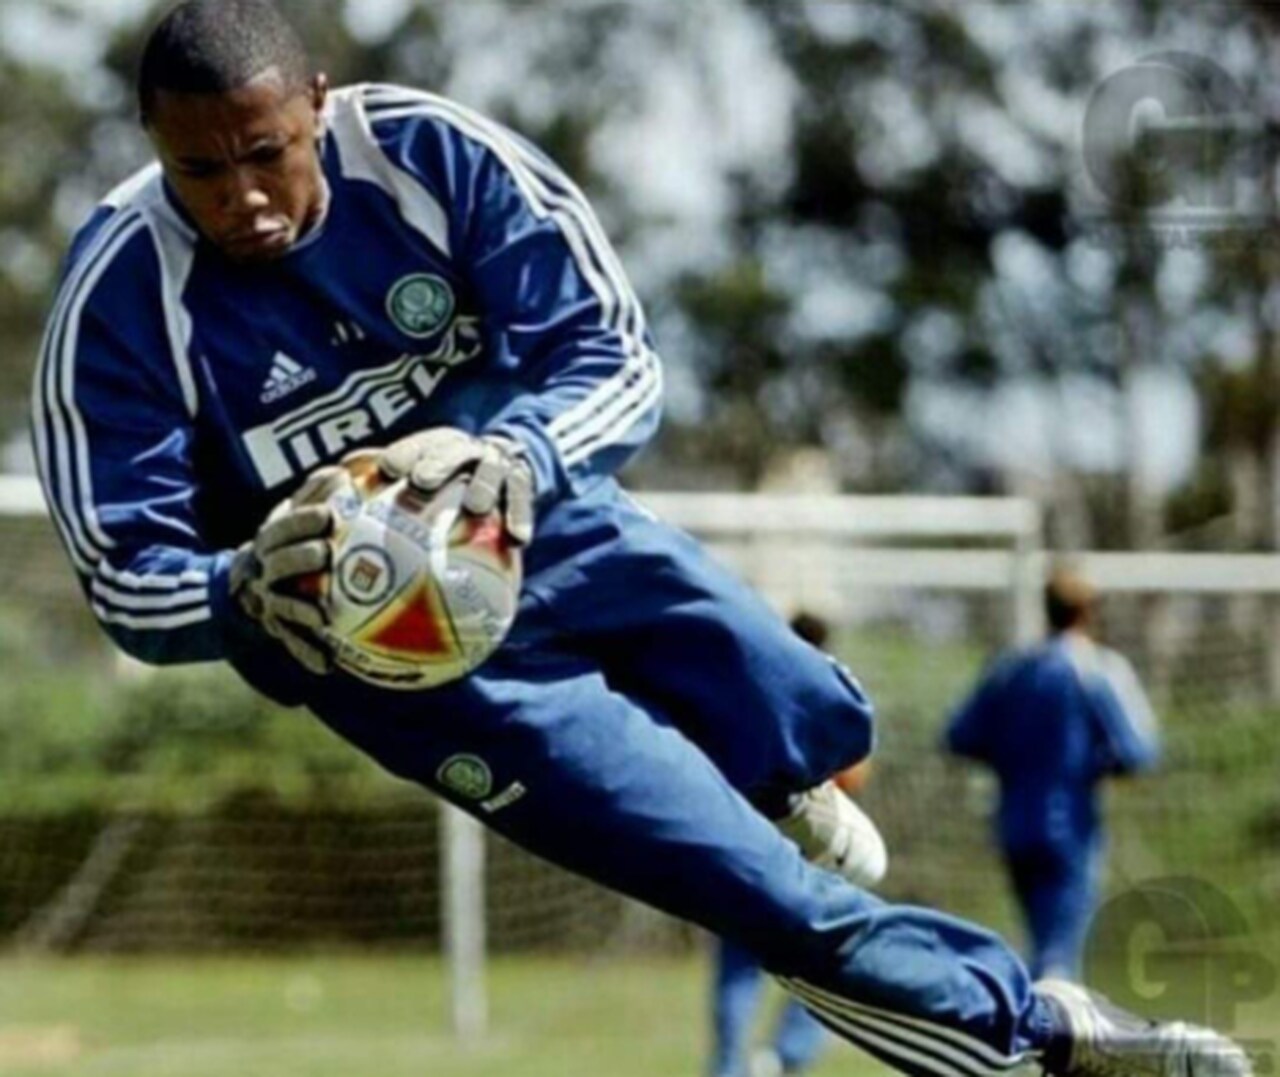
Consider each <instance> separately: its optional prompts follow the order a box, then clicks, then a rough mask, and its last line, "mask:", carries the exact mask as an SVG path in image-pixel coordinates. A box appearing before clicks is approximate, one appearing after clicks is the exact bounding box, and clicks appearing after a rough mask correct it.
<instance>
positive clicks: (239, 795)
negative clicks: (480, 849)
mask: <svg viewBox="0 0 1280 1077" xmlns="http://www.w3.org/2000/svg"><path fill="white" fill-rule="evenodd" d="M0 495H2V496H0V508H2V511H0V541H2V542H3V547H2V548H3V550H4V553H3V556H2V557H0V595H2V596H3V597H2V598H0V656H3V659H4V663H5V668H6V670H7V675H6V677H5V678H3V681H2V682H0V711H2V712H3V713H4V714H5V715H6V720H5V722H4V723H0V770H2V771H3V773H2V774H0V939H3V940H4V941H5V943H6V944H7V945H8V946H10V947H13V948H18V947H21V948H27V949H36V950H50V951H137V950H155V949H159V950H170V951H172V950H191V949H199V950H208V949H243V950H280V949H288V948H299V947H315V946H317V945H326V944H334V945H351V944H357V945H360V946H370V947H378V946H388V947H390V946H394V947H396V948H397V949H403V948H405V947H414V946H417V947H421V948H424V949H425V948H434V947H436V946H438V945H439V940H440V935H441V926H442V920H443V919H444V917H445V910H446V909H447V908H448V906H449V902H448V897H447V893H446V889H447V888H446V882H445V879H446V876H447V871H446V870H445V867H444V865H445V864H446V863H447V858H446V856H445V853H446V849H445V843H444V842H443V840H442V824H441V816H440V814H439V812H438V811H437V809H436V806H435V805H434V804H433V803H432V802H431V801H430V800H429V799H428V798H427V797H425V796H424V795H422V794H421V793H420V792H418V791H416V790H412V789H409V788H407V787H405V786H403V785H401V784H398V783H396V782H394V781H392V780H391V779H389V778H386V777H384V776H383V775H381V774H380V773H378V772H377V771H376V770H375V768H374V767H373V766H372V765H370V764H367V763H366V762H365V761H364V760H363V759H362V758H360V757H359V756H358V754H357V753H355V752H353V751H351V750H350V749H348V748H346V747H345V746H343V745H341V744H338V743H337V742H336V741H335V740H334V739H333V738H332V737H331V736H330V735H329V734H327V733H326V732H325V731H324V730H322V729H321V728H320V727H319V724H318V723H315V722H312V721H310V720H309V719H307V718H306V717H305V716H304V715H302V714H301V713H299V712H286V711H278V710H275V709H273V708H271V707H268V706H266V705H264V704H263V703H262V702H261V701H258V700H256V699H255V698H254V697H253V696H252V695H251V694H250V693H249V692H248V691H247V690H244V689H241V688H240V687H239V686H237V684H236V683H235V682H234V679H233V678H231V677H230V676H228V675H227V674H225V673H223V672H219V671H217V670H198V671H182V672H171V671H166V672H163V673H160V674H155V675H151V674H142V673H139V672H137V671H135V670H134V669H132V668H131V667H129V666H128V665H127V664H122V663H120V662H119V661H118V660H117V659H116V657H115V656H114V655H113V653H112V652H111V650H110V649H109V647H108V646H107V645H106V644H105V643H104V642H103V639H102V638H101V635H100V633H99V632H98V631H97V629H96V627H95V626H94V625H93V624H92V623H91V622H90V619H89V617H88V615H87V614H86V612H85V610H84V604H83V601H82V599H81V597H80V596H79V594H78V592H77V591H76V588H75V585H74V582H73V581H72V578H71V574H70V572H69V570H68V569H67V567H66V565H65V563H64V559H63V555H62V552H61V549H60V548H59V546H58V543H57V540H56V537H55V535H54V534H53V532H52V529H51V527H50V525H49V523H48V521H47V520H46V519H45V517H44V516H43V514H42V512H40V511H39V502H38V497H35V495H34V494H33V492H32V490H31V489H30V487H29V486H27V485H25V484H6V485H4V486H3V487H0ZM644 500H645V501H646V503H647V504H649V505H650V506H651V507H653V508H654V509H655V510H656V511H658V512H659V513H660V514H661V515H663V516H664V517H666V518H668V519H670V520H671V521H673V522H675V523H676V524H678V525H680V526H682V527H685V528H686V529H688V530H690V531H692V532H693V533H694V534H696V535H698V536H699V537H700V538H702V539H704V540H705V541H706V542H707V543H708V544H709V545H710V546H711V547H712V549H713V550H714V551H715V553H716V554H717V556H719V557H721V558H723V559H724V560H726V561H728V562H729V563H730V564H732V565H733V566H734V567H735V568H736V569H737V570H738V571H739V572H741V573H742V574H744V575H745V576H746V577H747V578H748V579H750V580H752V581H753V582H754V583H755V584H756V585H757V586H758V587H760V589H761V590H762V591H763V592H764V593H765V595H766V596H767V597H768V598H769V600H770V601H771V602H772V603H774V604H775V605H776V607H777V608H778V609H779V611H780V612H782V613H783V614H792V613H795V612H797V611H799V610H802V609H803V610H807V611H810V612H813V613H816V614H819V615H821V616H822V617H824V618H826V619H827V620H828V621H829V622H830V623H831V624H832V626H833V628H834V636H833V640H832V646H833V650H834V651H835V652H836V653H837V654H838V655H839V657H841V658H842V659H843V660H844V661H845V662H846V663H847V664H848V665H849V666H850V667H851V668H852V669H853V670H854V671H855V673H856V674H857V675H858V676H859V677H860V678H861V679H862V680H863V681H864V683H865V684H866V685H867V687H868V689H869V690H870V692H871V693H872V695H873V697H874V698H875V700H876V701H877V705H878V715H879V746H878V750H877V754H876V758H875V761H874V764H873V769H872V772H871V776H870V781H869V784H868V786H867V789H866V792H865V801H866V804H867V806H868V808H869V810H870V811H871V812H872V814H873V815H874V816H875V817H876V819H877V820H878V821H879V822H880V824H881V826H882V827H883V829H884V831H885V833H886V836H887V838H888V841H889V846H890V851H891V855H892V870H891V874H890V877H889V879H888V881H887V883H886V887H885V893H886V894H887V896H889V897H890V898H893V899H900V900H906V901H911V902H919V903H926V904H930V905H936V906H940V907H941V908H943V909H946V910H949V911H953V912H956V913H959V914H962V915H966V916H972V917H976V918H977V919H979V920H981V921H983V922H986V923H989V924H991V925H993V926H995V927H998V928H1001V929H1005V930H1012V931H1014V932H1015V934H1016V932H1017V930H1018V927H1017V921H1016V918H1015V917H1014V915H1013V912H1012V906H1011V903H1010V900H1009V897H1008V888H1007V885H1006V881H1005V878H1004V876H1003V873H1002V869H1001V867H1000V864H999V861H998V859H997V857H996V856H995V855H994V853H993V851H992V849H991V845H990V842H989V840H988V835H989V827H988V822H987V818H988V814H989V810H990V807H991V796H992V789H991V788H990V785H989V782H988V781H987V780H986V779H985V778H984V777H983V775H981V774H979V773H977V772H975V771H973V770H971V769H968V768H965V767H963V766H960V765H957V764H955V763H952V762H948V761H947V760H946V759H945V758H944V756H943V754H942V753H941V751H940V750H939V735H940V732H941V728H942V725H943V723H944V722H945V720H946V717H947V715H948V712H949V710H950V708H951V707H953V706H954V705H955V703H956V702H957V701H958V699H959V698H960V697H961V696H962V695H963V694H964V693H965V691H966V690H967V689H968V688H969V686H970V685H971V684H972V683H973V679H974V678H975V677H976V676H977V674H978V673H979V672H980V670H981V668H982V667H983V665H984V663H985V662H986V661H988V660H989V659H990V657H991V656H992V655H993V654H994V653H996V652H997V651H998V650H999V649H1001V648H1002V647H1005V646H1008V645H1010V644H1011V643H1013V642H1014V641H1016V640H1018V639H1029V638H1031V637H1033V636H1034V635H1035V634H1036V632H1037V631H1038V625H1037V612H1036V611H1037V608H1038V602H1039V580H1040V578H1041V573H1042V572H1043V569H1044V560H1045V557H1044V554H1043V553H1042V551H1041V550H1040V549H1039V530H1038V520H1037V515H1036V512H1035V510H1034V507H1033V506H1031V505H1029V504H1027V503H1023V502H1014V501H1003V500H968V499H932V500H928V499H926V500H921V499H911V498H886V499H877V498H871V499H868V498H828V499H813V498H786V497H763V496H762V497H756V498H751V497H742V496H729V495H696V496H695V495H656V494H655V495H650V496H647V497H645V498H644ZM1083 560H1084V567H1085V568H1086V569H1087V570H1088V571H1090V572H1091V574H1093V575H1094V576H1095V578H1096V579H1097V580H1098V582H1099V583H1100V584H1101V585H1102V588H1103V591H1104V594H1105V595H1106V597H1105V599H1104V602H1103V607H1102V614H1103V629H1104V634H1105V637H1106V639H1107V641H1108V642H1109V643H1111V644H1112V645H1113V646H1115V647H1117V648H1118V649H1120V650H1121V651H1123V652H1125V653H1126V654H1128V655H1129V656H1130V657H1131V658H1132V659H1133V661H1134V662H1135V664H1136V665H1137V667H1138V669H1139V671H1140V673H1141V674H1142V675H1143V677H1144V679H1145V681H1146V683H1147V686H1148V688H1149V689H1150V691H1151V694H1152V696H1153V699H1154V701H1155V704H1156V709H1157V711H1158V712H1159V714H1160V717H1161V719H1162V723H1163V731H1164V737H1165V745H1166V750H1165V763H1164V766H1163V768H1162V770H1161V771H1160V773H1159V774H1158V775H1157V776H1154V777H1152V778H1149V779H1144V780H1142V781H1135V782H1133V783H1131V784H1128V785H1126V786H1125V787H1122V788H1116V789H1114V790H1112V791H1111V794H1110V803H1109V807H1108V811H1109V818H1110V832H1111V856H1110V885H1111V886H1112V887H1113V888H1117V887H1123V886H1126V885H1128V884H1130V883H1132V882H1133V881H1135V880H1141V879H1147V878H1152V877H1155V876H1160V875H1174V874H1183V875H1192V876H1197V877H1203V878H1207V879H1210V880H1212V881H1213V882H1214V883H1215V884H1216V885H1217V886H1219V887H1220V888H1222V889H1223V890H1224V891H1225V892H1226V893H1227V894H1228V895H1229V896H1230V898H1231V899H1232V900H1233V901H1234V902H1235V903H1236V904H1237V905H1238V906H1239V907H1240V908H1242V909H1243V910H1244V911H1245V912H1246V914H1247V915H1249V916H1251V917H1253V918H1254V919H1255V922H1257V923H1258V924H1259V925H1260V926H1269V927H1275V926H1277V925H1276V924H1275V923H1274V920H1275V917H1276V912H1275V910H1276V909H1277V908H1280V903H1277V901H1276V897H1277V895H1278V894H1280V794H1278V793H1277V787H1276V783H1275V760H1276V758H1278V757H1280V722H1277V710H1278V709H1280V704H1278V703H1277V685H1278V683H1280V678H1278V677H1277V673H1276V651H1277V645H1278V643H1280V639H1278V636H1277V629H1276V626H1277V618H1276V601H1277V599H1276V596H1277V594H1278V593H1280V569H1278V568H1277V564H1276V559H1274V558H1266V557H1259V558H1252V559H1247V558H1246V559H1237V558H1224V557H1202V558H1200V559H1198V560H1197V558H1196V557H1193V556H1190V555H1188V556H1186V557H1172V556H1169V555H1162V556H1161V557H1143V556H1138V555H1131V556H1126V555H1108V556H1106V557H1101V556H1094V557H1088V558H1084V559H1083ZM484 859H485V869H486V872H485V874H486V879H485V888H484V897H483V910H484V916H483V928H484V933H485V935H486V936H487V944H488V947H489V949H490V950H491V951H492V952H499V953H501V952H510V951H519V950H542V951H551V950H556V951H560V950H568V951H578V952H591V953H593V954H599V953H602V952H603V953H607V952H610V951H611V950H617V951H634V950H636V949H646V950H659V949H661V950H669V949H679V948H683V947H686V946H688V945H689V944H690V942H691V940H692V939H693V938H694V937H695V936H694V934H693V933H692V932H690V931H689V930H688V929H687V928H685V927H683V926H681V925H677V924H674V923H673V922H671V921H669V920H667V919H665V918H663V917H661V916H659V915H657V914H655V913H652V912H650V911H648V910H646V909H642V908H640V907H639V906H637V905H634V904H633V903H630V902H627V901H624V900H622V899H619V898H618V897H616V896H614V895H612V894H609V893H607V892H605V891H603V890H602V889H600V888H598V887H595V886H593V885H591V884H589V883H586V882H584V881H582V880H580V879H576V878H573V877H570V876H569V875H567V874H565V873H563V872H560V871H558V870H556V869H554V868H552V867H550V866H548V865H546V864H544V863H542V862H540V861H538V860H536V859H534V858H532V857H530V856H527V855H526V854H524V853H522V852H521V851H519V850H517V849H515V848H513V847H511V846H510V845H508V844H507V843H505V842H502V841H501V840H498V839H493V838H489V839H486V843H485V847H484Z"/></svg>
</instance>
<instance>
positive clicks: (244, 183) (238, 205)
mask: <svg viewBox="0 0 1280 1077" xmlns="http://www.w3.org/2000/svg"><path fill="white" fill-rule="evenodd" d="M223 199H224V202H225V203H226V207H227V208H228V209H231V210H239V211H244V210H257V209H266V208H267V207H268V206H269V205H270V204H271V198H270V196H269V195H268V194H267V192H266V191H265V190H264V189H263V187H262V184H261V183H260V182H259V180H258V176H257V174H256V173H255V171H254V170H253V169H252V168H236V169H232V170H231V172H230V174H229V179H228V182H227V186H226V189H225V191H224V193H223Z"/></svg>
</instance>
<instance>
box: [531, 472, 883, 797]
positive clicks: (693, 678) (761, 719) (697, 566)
mask: <svg viewBox="0 0 1280 1077" xmlns="http://www.w3.org/2000/svg"><path fill="white" fill-rule="evenodd" d="M563 512H564V513H565V514H569V510H568V509H565V510H563ZM577 512H578V514H579V515H582V516H584V517H587V518H588V519H589V520H590V521H591V526H590V527H589V528H588V527H587V526H586V524H585V523H583V522H582V521H579V520H577V519H576V518H575V519H574V520H573V522H572V526H576V527H579V528H581V529H583V530H584V531H585V532H586V534H587V535H588V536H589V538H590V541H589V542H585V541H584V542H582V543H581V545H580V546H577V545H575V546H572V548H571V550H562V549H560V548H559V546H557V545H556V544H557V543H564V542H565V541H566V540H564V539H562V538H561V536H560V534H559V531H560V530H563V529H567V527H568V526H569V525H560V524H559V523H558V522H557V521H556V520H555V519H554V514H553V519H552V520H549V521H548V527H549V529H550V530H551V531H552V532H553V533H552V534H551V535H550V536H541V537H540V542H543V541H547V542H550V543H551V547H552V549H553V550H555V551H557V552H559V553H560V555H561V557H560V560H559V561H558V563H557V564H556V565H554V566H552V567H549V568H545V569H544V568H540V567H539V564H540V562H537V561H535V562H534V565H533V570H532V572H531V574H530V576H529V579H528V581H527V588H528V590H530V591H531V592H533V593H535V594H537V595H539V596H541V597H542V599H543V600H544V602H545V603H546V610H547V616H548V617H549V618H550V619H551V620H552V621H553V622H554V625H555V639H556V641H558V642H557V645H560V646H565V645H567V646H568V647H570V648H572V649H573V650H575V651H577V652H578V653H581V654H583V655H584V656H586V657H588V658H590V659H592V660H594V661H595V662H596V664H597V665H598V666H599V667H600V669H601V670H602V671H603V672H604V674H605V677H606V680H607V682H608V684H609V686H610V687H611V688H614V689H615V690H617V691H619V692H621V693H622V694H623V695H625V696H627V697H628V698H630V699H633V700H636V701H638V702H639V703H640V704H641V705H642V706H643V707H645V708H646V709H657V710H659V711H660V712H661V713H663V714H664V715H666V716H667V718H668V719H669V720H670V721H671V722H673V723H674V724H675V725H676V726H677V727H678V728H679V729H680V731H681V732H682V733H684V735H685V736H686V737H688V738H689V739H690V740H692V741H693V742H694V743H695V744H697V745H698V746H699V747H700V748H701V749H702V750H703V752H705V753H706V754H707V755H708V756H709V757H710V758H711V760H712V761H713V762H714V763H715V765H716V766H717V767H718V768H719V769H720V771H721V772H722V773H723V774H724V775H725V777H727V778H728V779H729V782H730V783H731V784H732V785H733V786H734V788H736V789H737V790H738V791H739V792H741V793H743V794H744V795H745V796H746V797H747V798H748V799H749V800H751V801H752V803H754V804H755V805H756V806H757V807H759V808H760V809H761V810H763V811H764V812H765V813H766V814H767V815H768V816H769V817H770V818H781V817H783V816H785V815H786V814H787V813H788V811H789V810H790V808H791V807H792V797H793V796H794V795H796V794H800V793H803V792H805V791H806V790H808V789H810V788H812V787H814V786H817V785H819V784H820V783H821V782H823V781H824V780H825V779H828V778H830V777H832V776H833V775H834V774H836V773H837V772H839V771H841V770H844V769H845V768H847V767H849V766H851V765H852V764H854V763H856V762H858V761H859V760H861V759H863V758H865V756H866V755H867V754H868V753H869V752H870V750H871V746H872V739H873V736H872V733H873V731H872V706H871V702H870V700H869V699H868V698H867V695H866V693H865V692H864V691H863V690H862V688H861V686H860V685H859V684H858V683H857V682H856V681H855V680H854V678H853V677H852V675H851V674H850V673H849V671H848V670H846V669H844V668H842V667H841V666H839V665H838V664H837V663H835V662H833V661H832V660H831V658H830V657H828V656H827V655H825V654H823V653H822V652H820V651H818V650H817V649H816V648H814V647H813V646H811V645H810V644H808V643H806V642H805V641H804V640H802V639H801V638H800V637H799V636H797V635H796V633H795V632H793V631H792V630H791V628H790V627H789V626H788V625H787V624H786V622H785V621H783V620H782V618H781V617H780V616H779V615H778V614H777V613H776V612H775V611H774V610H772V609H770V608H769V606H768V605H767V604H766V603H765V602H764V601H763V600H762V599H761V598H760V596H759V595H758V594H756V593H755V592H754V591H753V590H752V589H751V588H750V587H748V586H747V585H746V584H744V583H743V582H742V581H741V580H740V579H738V578H737V576H735V575H734V574H733V573H732V572H730V571H728V570H727V569H725V568H724V567H723V566H721V565H720V564H718V563H717V562H716V561H715V560H714V559H713V558H712V557H710V556H709V555H708V553H707V551H705V550H704V549H703V548H702V547H701V546H700V545H699V544H698V543H697V542H695V541H694V540H693V539H691V538H690V537H689V536H688V535H685V534H684V533H682V532H680V531H678V530H676V529H675V528H672V527H670V526H668V525H667V524H665V523H663V522H661V521H659V520H656V519H654V518H652V517H651V516H649V515H647V514H646V513H645V512H643V511H642V510H641V509H639V508H638V507H637V506H636V505H635V504H634V503H633V502H631V501H630V500H629V499H627V498H625V497H617V496H614V497H608V498H605V497H602V498H600V499H598V501H597V502H596V503H594V505H593V507H592V508H591V509H590V511H588V510H587V509H586V508H585V507H581V506H579V507H578V509H577ZM570 515H572V514H570ZM538 549H539V547H538V544H537V543H535V544H534V546H533V547H531V550H538ZM570 552H572V554H573V556H571V557H570V556H568V554H569V553H570ZM523 627H524V626H522V625H520V623H519V622H517V628H518V629H519V628H523ZM565 641H567V644H566V643H565Z"/></svg>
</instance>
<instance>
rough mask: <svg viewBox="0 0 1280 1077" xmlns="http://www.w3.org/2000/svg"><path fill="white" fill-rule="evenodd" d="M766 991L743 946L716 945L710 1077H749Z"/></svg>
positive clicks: (752, 960) (753, 963) (759, 974)
mask: <svg viewBox="0 0 1280 1077" xmlns="http://www.w3.org/2000/svg"><path fill="white" fill-rule="evenodd" d="M763 987H764V977H763V975H762V970H761V968H760V963H759V962H758V961H757V960H756V959H755V958H754V957H753V956H752V955H751V954H750V953H748V952H747V951H746V950H744V949H743V948H742V947H741V946H736V945H734V944H733V943H731V942H725V941H724V940H723V939H717V940H716V941H715V969H714V972H713V996H712V1003H711V1033H712V1043H711V1066H710V1074H711V1077H747V1058H748V1054H749V1052H750V1049H751V1030H752V1026H753V1024H754V1022H755V1017H756V1010H757V1009H758V1007H759V1004H760V995H761V993H762V989H763Z"/></svg>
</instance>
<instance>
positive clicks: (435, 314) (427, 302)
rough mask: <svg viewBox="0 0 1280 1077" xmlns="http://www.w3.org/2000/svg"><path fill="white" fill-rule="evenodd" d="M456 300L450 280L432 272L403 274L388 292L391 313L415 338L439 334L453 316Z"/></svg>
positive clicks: (392, 317) (403, 329) (402, 329)
mask: <svg viewBox="0 0 1280 1077" xmlns="http://www.w3.org/2000/svg"><path fill="white" fill-rule="evenodd" d="M455 307H456V303H455V301H454V298H453V289H452V288H450V287H449V283H448V281H445V280H442V279H441V278H440V277H433V276H432V275H431V274H429V273H414V274H412V275H411V276H408V277H401V278H400V279H399V280H398V281H396V283H395V284H394V285H393V286H392V288H391V291H390V292H388V293H387V313H388V314H390V315H391V320H392V321H393V322H395V324H396V328H397V329H399V330H400V331H401V332H402V333H406V334H408V335H409V336H411V337H419V338H421V337H429V336H432V335H434V334H435V333H438V332H439V331H440V330H441V329H442V328H443V327H444V326H445V325H447V324H448V322H449V320H450V319H451V318H452V317H453V312H454V308H455Z"/></svg>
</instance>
